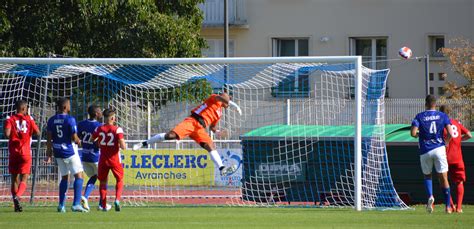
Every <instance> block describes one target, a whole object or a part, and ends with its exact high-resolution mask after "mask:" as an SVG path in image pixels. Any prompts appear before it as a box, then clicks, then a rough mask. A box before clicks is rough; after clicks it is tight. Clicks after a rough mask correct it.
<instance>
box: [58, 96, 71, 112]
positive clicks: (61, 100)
mask: <svg viewBox="0 0 474 229" xmlns="http://www.w3.org/2000/svg"><path fill="white" fill-rule="evenodd" d="M67 102H69V98H66V97H64V98H59V99H58V100H56V108H58V110H63V109H64V106H65V105H66V103H67Z"/></svg>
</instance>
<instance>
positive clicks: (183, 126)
mask: <svg viewBox="0 0 474 229" xmlns="http://www.w3.org/2000/svg"><path fill="white" fill-rule="evenodd" d="M172 131H173V132H175V133H176V134H177V135H178V137H179V139H180V140H183V139H184V138H186V137H187V136H189V138H191V139H193V140H194V141H195V142H197V143H198V144H201V143H206V144H208V145H210V146H211V145H212V144H213V142H212V139H211V137H210V136H209V134H208V133H207V132H206V129H204V127H203V126H201V124H200V123H199V122H198V121H197V120H196V119H194V118H193V117H187V118H185V119H184V121H182V122H181V123H179V124H178V125H177V126H176V127H175V128H174V129H173V130H172Z"/></svg>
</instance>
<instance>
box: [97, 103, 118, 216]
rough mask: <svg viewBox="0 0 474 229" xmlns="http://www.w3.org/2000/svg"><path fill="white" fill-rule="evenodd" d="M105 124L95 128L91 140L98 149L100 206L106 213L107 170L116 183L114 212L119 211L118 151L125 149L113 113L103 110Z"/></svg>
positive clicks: (112, 111) (109, 110) (110, 110)
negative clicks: (95, 143) (95, 142)
mask: <svg viewBox="0 0 474 229" xmlns="http://www.w3.org/2000/svg"><path fill="white" fill-rule="evenodd" d="M103 116H104V121H105V124H104V125H103V126H100V127H97V129H96V130H95V131H94V133H93V134H92V138H93V139H94V140H96V141H97V144H98V145H99V148H100V157H99V168H98V173H97V178H98V179H99V181H100V186H99V187H100V189H99V190H100V205H101V206H102V210H104V211H107V210H108V209H107V177H108V175H109V170H112V174H113V175H114V177H115V180H116V181H117V184H116V185H115V202H114V205H115V211H120V209H121V208H120V198H121V196H122V190H123V167H122V160H121V155H120V149H125V147H126V146H125V140H124V138H123V130H122V128H120V127H118V126H115V125H114V124H115V121H116V118H115V111H114V110H112V109H105V110H104V112H103Z"/></svg>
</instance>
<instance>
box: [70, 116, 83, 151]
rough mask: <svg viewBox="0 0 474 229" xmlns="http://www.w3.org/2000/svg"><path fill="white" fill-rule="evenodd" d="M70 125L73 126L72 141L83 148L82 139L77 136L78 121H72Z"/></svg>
mask: <svg viewBox="0 0 474 229" xmlns="http://www.w3.org/2000/svg"><path fill="white" fill-rule="evenodd" d="M70 125H71V133H72V135H71V140H72V141H73V142H74V143H76V145H77V146H78V147H81V146H82V145H81V139H80V138H79V136H77V125H76V120H75V119H74V118H72V119H70Z"/></svg>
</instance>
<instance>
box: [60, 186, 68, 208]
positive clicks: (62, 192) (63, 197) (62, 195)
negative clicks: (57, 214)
mask: <svg viewBox="0 0 474 229" xmlns="http://www.w3.org/2000/svg"><path fill="white" fill-rule="evenodd" d="M68 183H69V182H68V180H67V179H61V182H60V183H59V206H61V207H64V201H65V200H66V192H67V186H68Z"/></svg>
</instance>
